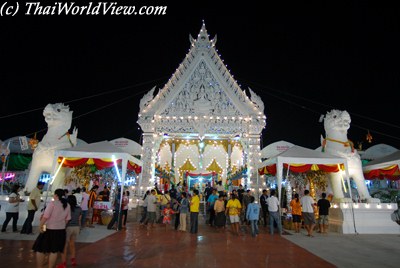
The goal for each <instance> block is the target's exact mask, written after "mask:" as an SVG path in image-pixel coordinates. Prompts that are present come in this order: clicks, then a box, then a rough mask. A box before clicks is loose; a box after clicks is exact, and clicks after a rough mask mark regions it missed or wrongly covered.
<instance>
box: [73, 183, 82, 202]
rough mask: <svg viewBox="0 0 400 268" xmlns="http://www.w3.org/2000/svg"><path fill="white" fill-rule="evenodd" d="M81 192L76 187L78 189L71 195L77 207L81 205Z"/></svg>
mask: <svg viewBox="0 0 400 268" xmlns="http://www.w3.org/2000/svg"><path fill="white" fill-rule="evenodd" d="M81 191H82V190H81V188H80V187H78V188H76V189H75V191H74V193H73V195H75V197H76V203H77V204H78V206H80V205H81V203H82V193H81Z"/></svg>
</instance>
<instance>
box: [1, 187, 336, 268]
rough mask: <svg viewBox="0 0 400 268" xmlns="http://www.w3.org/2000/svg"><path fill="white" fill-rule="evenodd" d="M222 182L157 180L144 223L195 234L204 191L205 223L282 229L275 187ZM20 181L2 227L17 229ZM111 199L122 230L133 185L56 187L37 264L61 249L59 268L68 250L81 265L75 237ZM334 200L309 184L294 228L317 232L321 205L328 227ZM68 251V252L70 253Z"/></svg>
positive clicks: (296, 207)
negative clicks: (166, 185)
mask: <svg viewBox="0 0 400 268" xmlns="http://www.w3.org/2000/svg"><path fill="white" fill-rule="evenodd" d="M43 186H44V183H42V182H38V184H37V186H36V187H35V188H34V189H33V190H32V192H31V193H30V196H29V201H28V204H27V209H28V215H27V218H26V220H25V222H24V224H23V226H22V229H21V231H20V232H21V234H33V228H32V222H33V220H34V216H35V213H36V211H39V209H40V206H41V202H42V201H41V191H42V189H43ZM220 186H221V183H220V182H219V183H216V185H215V187H213V186H211V185H210V184H207V185H206V187H205V189H204V192H202V193H200V192H199V190H198V189H196V188H193V189H190V191H189V189H188V188H187V186H185V184H183V185H182V186H181V185H180V184H178V185H177V187H175V185H171V188H170V189H169V190H168V191H165V192H164V193H162V192H161V191H160V190H159V189H158V187H157V185H155V187H154V189H151V190H148V191H146V193H145V195H144V197H143V202H142V204H143V205H142V209H143V210H142V217H141V219H140V221H139V222H140V224H141V226H147V228H148V229H151V228H154V227H155V224H158V223H159V224H163V225H164V227H165V230H167V229H168V227H169V226H173V228H174V229H175V230H177V231H181V232H187V231H189V232H190V233H192V234H196V233H197V232H198V226H199V224H198V220H199V219H198V218H199V213H200V203H201V200H200V198H201V197H200V195H201V194H202V196H203V197H204V201H205V202H204V205H205V206H206V215H205V216H206V217H207V219H206V223H207V224H208V225H209V226H211V227H213V228H216V229H217V230H219V231H221V230H224V229H225V228H226V226H227V225H230V229H231V232H232V234H234V235H240V234H241V228H249V229H250V232H251V235H252V236H253V237H256V236H257V235H258V234H259V225H262V226H264V227H267V226H268V225H269V232H270V234H271V235H273V234H274V233H275V230H277V232H278V234H282V222H281V213H280V203H279V200H278V198H277V197H276V191H275V189H271V190H270V191H268V190H266V189H264V190H263V191H262V195H261V196H260V198H259V200H256V198H255V197H254V196H253V195H252V191H251V190H249V189H245V188H244V187H243V186H242V185H240V186H239V187H238V189H233V190H232V191H231V192H229V194H228V193H227V192H226V191H225V189H222V188H221V187H220ZM18 190H19V186H18V185H16V186H15V187H14V188H13V191H12V192H11V194H10V196H9V206H8V208H7V210H6V220H5V221H4V223H3V226H2V232H5V231H6V229H7V225H8V223H9V222H10V221H11V220H13V224H12V229H13V231H14V232H17V231H19V230H17V221H18V211H19V203H20V202H24V200H23V199H22V198H21V197H20V196H19V194H18ZM111 199H112V204H113V216H112V219H111V220H110V222H109V223H108V225H107V228H108V229H117V230H121V229H123V228H125V227H126V222H127V216H128V215H127V213H128V203H129V191H124V192H123V193H122V194H121V189H120V188H117V189H116V191H115V193H114V195H113V198H111V192H110V189H109V188H108V187H107V186H104V187H103V189H102V191H99V186H98V185H93V186H92V188H91V189H90V191H87V189H86V188H85V187H82V188H76V189H74V190H73V191H72V192H71V193H70V192H69V191H68V190H67V189H56V190H55V191H54V196H53V201H51V202H49V203H48V204H47V205H46V206H45V207H44V208H43V209H42V210H41V211H42V214H41V217H40V223H39V230H40V234H39V235H38V237H37V239H36V241H35V243H34V245H33V247H32V249H33V251H34V252H36V257H37V258H36V259H37V263H38V267H39V266H42V265H43V262H44V261H45V257H44V256H45V254H48V256H49V257H48V258H47V262H48V264H49V267H53V266H54V265H55V262H56V260H57V256H58V253H60V254H61V260H62V263H61V264H59V265H58V266H57V268H63V267H66V265H67V259H68V258H67V255H68V254H69V256H70V262H71V264H72V266H75V265H77V261H76V250H75V241H76V238H77V236H78V235H79V233H80V231H81V230H82V229H83V228H86V227H92V228H93V227H94V225H93V223H94V222H93V221H94V205H95V201H96V200H101V201H110V200H111ZM329 208H330V202H329V201H328V200H327V199H326V194H325V193H322V197H321V199H319V200H318V202H315V201H314V199H313V198H312V197H310V192H309V190H305V191H304V195H303V196H302V197H301V198H300V197H299V194H298V193H295V194H294V196H293V199H292V200H291V202H290V210H291V214H292V221H293V225H294V230H295V232H296V233H299V232H300V228H301V226H302V222H303V223H304V227H305V229H306V230H307V236H309V237H312V236H313V230H314V227H315V225H316V223H317V222H316V219H315V214H316V210H318V215H319V218H318V226H319V231H318V232H320V233H327V230H328V228H327V227H328V224H329ZM68 252H69V253H68Z"/></svg>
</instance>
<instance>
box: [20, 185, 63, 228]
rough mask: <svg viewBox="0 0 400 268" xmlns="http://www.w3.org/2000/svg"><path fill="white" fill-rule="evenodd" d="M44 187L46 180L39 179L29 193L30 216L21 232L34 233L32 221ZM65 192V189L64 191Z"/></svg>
mask: <svg viewBox="0 0 400 268" xmlns="http://www.w3.org/2000/svg"><path fill="white" fill-rule="evenodd" d="M43 187H44V182H41V181H39V182H38V183H37V185H36V187H35V188H34V189H33V190H32V192H31V193H30V195H29V202H28V217H27V218H26V220H25V222H24V225H22V229H21V234H33V232H32V222H33V220H34V218H35V212H36V211H38V210H39V207H40V202H41V201H42V200H41V197H42V192H41V191H42V189H43ZM63 194H64V191H63Z"/></svg>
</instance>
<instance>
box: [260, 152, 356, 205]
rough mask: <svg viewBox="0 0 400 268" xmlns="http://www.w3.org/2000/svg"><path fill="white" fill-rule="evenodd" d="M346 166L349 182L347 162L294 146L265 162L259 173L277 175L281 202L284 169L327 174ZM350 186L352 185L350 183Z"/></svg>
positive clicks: (326, 154)
mask: <svg viewBox="0 0 400 268" xmlns="http://www.w3.org/2000/svg"><path fill="white" fill-rule="evenodd" d="M340 165H342V166H344V170H345V173H346V179H347V181H348V179H349V174H348V166H347V160H346V159H345V158H341V157H338V156H333V155H330V154H328V153H323V152H319V151H315V150H311V149H308V148H304V147H301V146H297V145H295V146H293V147H291V148H289V149H288V150H286V151H285V152H283V153H280V154H278V155H277V156H274V157H271V158H270V159H267V160H265V161H264V162H262V163H261V165H260V166H259V169H258V172H259V174H260V175H263V174H267V173H269V174H271V175H276V180H277V185H278V192H279V197H278V198H279V200H280V199H281V188H282V172H283V168H284V167H285V168H287V169H289V170H291V171H293V172H305V171H308V170H318V169H321V170H324V171H327V172H338V171H339V170H340V168H339V166H340ZM348 184H349V185H350V183H349V182H348Z"/></svg>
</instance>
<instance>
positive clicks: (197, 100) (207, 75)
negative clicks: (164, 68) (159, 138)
mask: <svg viewBox="0 0 400 268" xmlns="http://www.w3.org/2000/svg"><path fill="white" fill-rule="evenodd" d="M241 97H242V101H244V98H243V95H241ZM160 115H163V116H180V115H183V116H188V115H207V116H212V115H219V116H228V115H230V116H239V115H243V113H241V112H240V111H239V110H238V109H237V108H236V107H235V105H234V104H233V103H232V101H231V100H230V99H229V97H228V96H227V95H226V93H225V92H224V91H223V90H222V87H221V85H220V84H219V82H218V81H217V79H216V78H215V77H214V75H213V74H212V72H211V70H210V68H209V67H208V66H207V63H206V62H205V61H204V60H201V61H200V62H199V64H198V65H197V67H196V68H195V69H194V71H193V72H192V74H191V75H190V78H189V80H188V81H187V82H186V83H185V85H184V87H183V89H182V90H181V91H180V92H179V93H178V95H177V96H176V97H175V98H174V99H173V100H172V101H171V103H170V105H169V106H168V107H167V108H166V109H165V110H164V111H163V112H161V113H160Z"/></svg>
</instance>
